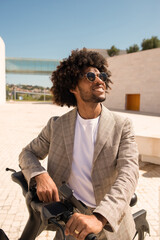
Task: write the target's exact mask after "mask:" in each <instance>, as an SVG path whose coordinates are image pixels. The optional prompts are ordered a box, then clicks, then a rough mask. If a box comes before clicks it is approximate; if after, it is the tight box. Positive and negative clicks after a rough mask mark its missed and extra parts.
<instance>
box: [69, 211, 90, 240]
mask: <svg viewBox="0 0 160 240" xmlns="http://www.w3.org/2000/svg"><path fill="white" fill-rule="evenodd" d="M82 218H83V216H82V215H81V214H78V213H75V214H74V215H73V216H72V217H71V218H70V219H69V220H68V222H67V224H66V228H65V234H66V235H72V236H74V237H75V238H76V239H85V237H86V236H87V235H88V231H87V224H83V221H82Z"/></svg>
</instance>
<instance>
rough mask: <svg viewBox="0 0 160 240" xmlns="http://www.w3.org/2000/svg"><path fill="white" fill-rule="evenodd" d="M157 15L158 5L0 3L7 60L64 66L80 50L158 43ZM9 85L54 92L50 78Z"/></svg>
mask: <svg viewBox="0 0 160 240" xmlns="http://www.w3.org/2000/svg"><path fill="white" fill-rule="evenodd" d="M159 13H160V0H134V1H133V0H132V1H131V0H45V1H44V0H27V1H26V0H0V36H1V37H2V39H3V40H4V42H5V46H6V57H17V58H19V57H23V58H40V59H58V60H61V59H63V58H66V57H68V56H69V54H70V52H71V50H72V49H76V48H79V49H81V48H82V47H86V48H92V49H93V48H95V49H97V48H98V49H109V48H110V47H111V46H112V45H115V46H116V47H117V48H119V49H126V48H128V47H129V46H131V45H133V44H138V45H139V47H141V43H142V41H143V39H146V38H151V37H152V36H157V37H158V38H159V39H160V14H159ZM43 79H44V80H43ZM6 81H7V82H9V83H12V82H15V83H22V82H27V83H28V84H32V85H34V84H37V83H38V82H39V83H40V85H42V86H46V85H47V86H50V80H49V77H48V76H33V75H28V76H25V75H13V74H11V75H9V74H8V75H7V80H6ZM30 82H31V83H30Z"/></svg>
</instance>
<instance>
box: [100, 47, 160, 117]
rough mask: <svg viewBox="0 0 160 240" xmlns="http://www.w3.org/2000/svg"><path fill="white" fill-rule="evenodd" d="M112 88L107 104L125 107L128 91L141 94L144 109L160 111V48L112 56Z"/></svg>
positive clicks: (116, 107)
mask: <svg viewBox="0 0 160 240" xmlns="http://www.w3.org/2000/svg"><path fill="white" fill-rule="evenodd" d="M108 63H109V70H110V71H111V73H112V77H111V80H112V81H113V82H114V84H113V85H111V87H112V90H111V91H110V93H109V94H108V95H107V98H106V101H105V103H104V104H105V106H107V107H108V108H110V109H113V110H114V109H115V110H125V104H126V101H125V99H126V94H140V112H148V113H158V114H160V48H157V49H151V50H146V51H141V52H137V53H131V54H126V55H121V56H115V57H112V58H108Z"/></svg>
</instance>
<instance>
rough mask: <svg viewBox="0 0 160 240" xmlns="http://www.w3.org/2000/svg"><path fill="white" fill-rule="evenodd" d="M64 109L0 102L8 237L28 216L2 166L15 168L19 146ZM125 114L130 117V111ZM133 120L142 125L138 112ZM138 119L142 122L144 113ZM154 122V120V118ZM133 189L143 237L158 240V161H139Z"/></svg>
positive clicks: (1, 190)
mask: <svg viewBox="0 0 160 240" xmlns="http://www.w3.org/2000/svg"><path fill="white" fill-rule="evenodd" d="M68 110H70V109H68V108H67V107H64V108H61V107H58V106H55V105H51V104H37V103H7V104H5V105H0V228H2V229H3V230H4V231H5V232H6V234H7V235H8V237H9V239H10V240H17V239H18V238H19V237H20V235H21V232H22V230H23V229H24V226H25V224H26V222H27V220H28V211H27V208H26V206H25V199H24V197H23V195H22V191H21V188H20V187H19V186H18V185H17V184H15V183H13V182H12V180H11V173H10V172H6V171H5V169H6V167H10V168H14V169H15V170H17V171H19V167H18V156H19V154H20V152H21V150H22V148H23V147H24V146H25V145H27V144H28V143H29V142H30V141H31V140H32V139H33V138H34V137H36V136H37V134H38V133H39V132H40V131H41V129H42V128H43V127H44V126H45V125H46V123H47V122H48V120H49V118H50V117H52V116H57V115H62V114H63V113H65V112H67V111H68ZM120 114H123V113H120ZM125 115H126V113H125ZM129 117H130V118H132V114H130V115H129ZM148 117H149V121H150V124H151V125H152V119H153V120H154V117H151V116H146V119H148ZM133 120H134V121H135V120H136V121H135V123H136V124H138V123H140V126H141V125H142V122H141V116H140V115H137V118H136V114H134V119H133ZM142 121H143V124H144V116H143V118H142ZM156 122H158V120H157V118H156ZM159 126H160V124H159ZM155 127H156V126H154V128H155ZM136 129H140V128H139V126H137V125H136ZM146 131H147V129H146ZM150 131H151V129H150V130H149V132H150ZM46 164H47V160H44V161H43V165H44V166H46ZM136 193H137V195H138V203H137V205H136V206H134V207H133V208H132V212H133V213H134V212H136V211H138V210H140V209H142V208H144V209H146V210H147V219H148V221H149V224H150V231H151V236H146V240H160V166H159V165H154V164H151V163H141V162H140V178H139V183H138V186H137V189H136ZM54 234H55V233H54V232H49V231H44V232H43V233H41V234H40V236H39V237H37V240H51V239H53V236H54Z"/></svg>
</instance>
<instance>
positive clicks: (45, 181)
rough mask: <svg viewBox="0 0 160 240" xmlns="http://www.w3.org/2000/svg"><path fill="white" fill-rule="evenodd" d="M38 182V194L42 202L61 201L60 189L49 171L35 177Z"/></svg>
mask: <svg viewBox="0 0 160 240" xmlns="http://www.w3.org/2000/svg"><path fill="white" fill-rule="evenodd" d="M35 180H36V183H37V196H38V198H39V200H40V201H42V202H57V201H59V194H58V189H57V186H56V184H55V183H54V181H53V180H52V178H51V177H50V176H49V175H48V173H42V174H40V175H38V176H36V177H35Z"/></svg>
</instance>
